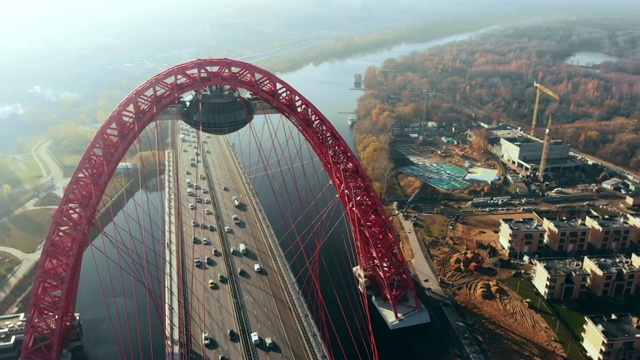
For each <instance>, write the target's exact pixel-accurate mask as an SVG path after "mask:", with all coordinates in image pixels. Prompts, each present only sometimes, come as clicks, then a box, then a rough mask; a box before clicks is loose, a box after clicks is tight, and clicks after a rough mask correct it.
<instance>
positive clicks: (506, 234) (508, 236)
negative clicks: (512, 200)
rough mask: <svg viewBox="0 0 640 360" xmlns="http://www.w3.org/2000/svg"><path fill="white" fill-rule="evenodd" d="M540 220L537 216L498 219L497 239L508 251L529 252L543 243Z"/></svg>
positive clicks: (543, 232) (542, 229) (543, 230)
mask: <svg viewBox="0 0 640 360" xmlns="http://www.w3.org/2000/svg"><path fill="white" fill-rule="evenodd" d="M545 232H546V230H545V229H544V228H543V227H542V220H541V219H540V218H539V217H537V216H534V217H530V218H524V219H517V220H516V219H508V218H507V219H500V232H499V237H498V241H499V242H500V244H501V245H502V247H503V248H504V249H505V250H507V252H509V253H531V252H536V251H538V247H539V246H542V245H544V234H545Z"/></svg>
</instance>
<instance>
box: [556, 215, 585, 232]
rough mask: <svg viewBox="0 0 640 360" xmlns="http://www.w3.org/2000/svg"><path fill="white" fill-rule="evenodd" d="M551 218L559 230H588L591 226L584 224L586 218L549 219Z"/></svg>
mask: <svg viewBox="0 0 640 360" xmlns="http://www.w3.org/2000/svg"><path fill="white" fill-rule="evenodd" d="M547 220H549V221H550V222H551V223H552V224H553V225H554V226H555V227H556V229H558V230H566V229H579V230H580V229H584V230H587V229H589V227H588V226H587V225H585V224H584V220H582V219H580V218H573V217H572V218H562V219H547Z"/></svg>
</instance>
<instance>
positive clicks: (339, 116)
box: [77, 32, 480, 359]
mask: <svg viewBox="0 0 640 360" xmlns="http://www.w3.org/2000/svg"><path fill="white" fill-rule="evenodd" d="M478 33H480V32H475V33H466V34H460V35H455V36H450V37H446V38H442V39H438V40H434V41H431V42H427V43H422V44H402V45H398V46H395V47H392V48H389V49H387V50H384V51H379V52H375V53H371V54H364V55H357V56H353V57H351V58H349V59H346V60H337V61H332V62H327V63H323V64H320V65H317V66H316V65H308V66H306V67H303V68H301V69H299V70H296V71H293V72H289V73H284V74H278V76H279V77H281V78H282V79H283V80H284V81H286V82H287V83H288V84H289V85H291V86H292V87H294V88H295V89H296V90H297V91H298V92H300V93H301V94H302V95H303V96H304V97H305V98H306V99H307V100H309V101H310V102H311V103H313V104H314V105H315V106H316V107H317V108H318V109H319V110H320V111H321V112H322V113H323V114H324V115H325V116H326V117H327V118H328V119H329V120H330V121H331V122H332V123H333V125H334V126H335V127H336V129H337V130H338V131H339V132H340V134H341V135H342V136H343V137H344V138H345V140H346V141H347V143H348V144H349V146H350V147H351V148H352V149H353V150H354V151H355V141H354V140H355V133H354V131H353V129H352V128H351V127H350V126H349V125H348V124H347V118H348V116H350V114H348V113H350V112H353V111H354V110H355V107H356V102H357V99H358V98H359V97H360V96H361V95H362V94H363V91H361V90H349V89H350V88H352V87H353V80H354V78H353V75H354V74H363V73H364V72H365V70H366V69H367V68H368V67H369V66H380V65H381V64H382V62H383V61H384V60H386V59H388V58H392V57H398V56H401V55H405V54H408V53H410V52H414V51H422V50H426V49H428V48H430V47H433V46H437V45H441V44H445V43H449V42H452V41H458V40H464V39H467V38H470V37H471V36H473V35H474V34H478ZM343 113H344V114H343ZM257 190H258V191H259V193H260V194H265V193H266V192H261V191H260V190H263V189H260V188H258V189H257ZM264 190H267V189H264ZM135 196H136V197H138V198H146V199H137V200H136V203H138V204H139V203H141V202H151V203H156V204H157V206H154V207H152V208H150V209H147V210H148V214H146V215H145V216H147V217H149V218H155V219H161V218H162V206H161V205H160V204H161V198H162V194H161V193H160V192H147V191H139V192H138V193H137V194H136V195H135ZM271 196H277V194H271V195H267V197H266V198H261V201H262V202H263V206H264V207H265V210H267V213H269V211H268V210H269V206H270V204H273V201H272V199H270V197H271ZM261 197H263V195H261ZM129 206H132V207H133V206H134V203H133V202H131V203H130V204H127V207H129ZM154 209H155V210H154ZM132 211H133V210H132ZM132 211H127V212H126V213H128V214H129V216H131V213H132ZM154 211H155V212H154ZM274 213H277V212H274ZM123 214H124V213H121V214H120V215H118V216H116V217H115V218H114V221H115V222H116V223H117V224H118V226H116V228H117V227H126V226H125V225H124V224H130V223H132V221H131V219H127V218H126V217H125V216H124V215H123ZM136 221H145V220H144V219H139V220H136ZM274 222H276V223H277V222H278V219H274ZM105 231H106V232H109V231H115V230H112V228H107V229H105ZM334 231H336V236H343V235H344V234H342V233H344V232H346V231H347V230H346V229H341V230H340V229H336V230H334ZM113 236H117V234H115V233H114V234H111V235H110V237H113ZM151 236H152V237H154V238H155V241H157V242H158V243H160V244H161V241H162V239H161V237H162V233H161V232H158V233H155V234H152V235H151ZM102 241H103V240H102V239H97V240H96V241H95V242H94V244H95V245H96V246H102ZM107 248H108V247H107ZM112 250H113V249H112ZM107 251H109V250H107ZM331 251H339V250H336V249H331ZM94 253H95V252H94ZM94 253H92V252H90V251H87V252H86V253H85V261H84V266H83V267H82V271H81V278H80V290H79V294H78V303H77V311H78V312H80V313H81V314H82V316H83V318H84V345H85V355H86V356H87V358H89V359H115V358H120V357H122V356H123V353H122V352H118V351H117V347H116V344H118V345H119V346H120V348H124V349H126V350H125V354H124V356H126V357H129V358H138V359H140V358H152V357H153V358H162V357H163V355H162V354H163V347H164V344H163V335H162V332H161V331H160V329H161V323H162V322H163V321H164V320H161V319H158V318H156V316H155V314H156V312H155V311H154V310H153V309H148V308H147V302H146V301H136V299H140V300H141V299H143V298H144V296H145V292H144V291H145V288H144V287H142V286H138V285H131V286H129V285H127V286H125V288H124V289H120V290H119V289H115V290H114V291H115V293H116V295H115V296H116V300H107V301H106V303H108V304H112V305H109V306H108V310H106V309H105V300H104V299H103V298H102V291H101V290H100V287H101V286H104V285H101V282H100V281H98V274H103V276H102V279H103V280H102V281H103V282H104V281H105V279H108V278H109V276H111V277H114V276H119V274H117V273H116V274H114V273H112V274H111V275H107V276H104V274H105V273H108V272H109V271H111V272H113V271H114V270H113V267H112V268H108V265H107V264H108V263H109V261H108V260H107V259H106V258H105V257H104V256H100V254H98V253H95V254H96V256H95V260H94V255H93V254H94ZM329 261H330V260H329ZM94 263H95V265H94ZM112 265H113V264H112ZM343 265H344V264H343ZM109 269H111V270H109ZM328 276H336V275H335V274H328ZM338 276H339V275H338ZM349 276H350V275H349ZM118 281H119V280H118ZM115 304H119V305H122V306H125V307H126V308H129V309H130V312H129V314H137V315H136V316H139V318H132V316H131V315H130V316H129V318H128V319H127V318H126V316H125V319H121V320H118V321H119V322H118V323H116V324H115V327H116V330H112V325H111V323H113V322H115V321H116V320H114V319H115V312H116V309H115ZM136 307H138V308H137V310H136ZM128 322H131V323H140V324H148V329H149V330H148V331H147V332H144V331H143V332H142V333H140V332H137V331H134V329H137V327H135V326H131V327H130V328H131V330H129V326H128V325H127V323H128ZM384 327H385V325H384V324H381V323H380V321H375V319H374V331H375V332H376V333H377V334H378V335H379V334H383V336H382V337H384V338H386V341H385V339H380V338H379V339H378V342H379V343H380V344H381V346H380V347H381V349H380V353H381V355H383V356H384V357H388V356H389V355H392V356H394V357H396V356H397V357H415V358H419V357H422V355H426V356H427V357H430V358H434V357H439V355H441V354H442V353H439V352H438V350H433V352H428V354H425V353H424V352H423V351H424V349H420V348H415V347H412V346H410V345H409V346H406V347H403V348H402V349H399V348H398V346H397V345H398V343H397V341H398V340H400V339H399V337H398V336H390V335H389V333H388V331H386V330H385V329H384ZM142 328H143V329H144V328H145V327H144V326H142ZM376 328H377V330H376ZM420 331H421V332H422V333H416V332H412V333H408V332H406V331H404V332H403V333H402V337H403V338H405V340H407V341H413V342H415V341H422V339H424V338H425V337H427V336H429V337H430V336H431V335H433V334H431V335H430V334H428V333H424V329H423V330H420ZM114 332H115V333H117V334H115V336H114ZM343 335H344V336H348V334H347V333H345V334H343ZM343 335H342V334H337V335H336V336H338V337H341V336H343ZM114 337H115V339H114ZM129 339H130V340H129ZM389 339H393V341H391V343H390V341H389ZM126 340H129V341H130V343H131V344H133V345H131V347H130V345H126V344H125V345H123V343H124V342H126ZM435 344H437V343H436V342H434V345H435ZM136 346H142V347H143V348H144V349H145V350H143V351H142V352H141V353H137V352H132V350H130V349H131V348H135V347H136ZM353 351H355V349H349V350H347V351H346V352H347V353H348V354H353V356H354V357H355V356H356V355H357V353H355V352H353ZM403 351H404V353H403ZM347 357H352V356H351V355H348V356H347Z"/></svg>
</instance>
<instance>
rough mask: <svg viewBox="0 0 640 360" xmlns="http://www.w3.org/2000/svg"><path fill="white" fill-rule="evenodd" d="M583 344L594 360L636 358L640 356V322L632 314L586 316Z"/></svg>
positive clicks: (627, 359) (632, 359) (626, 359)
mask: <svg viewBox="0 0 640 360" xmlns="http://www.w3.org/2000/svg"><path fill="white" fill-rule="evenodd" d="M585 318H586V320H587V321H586V323H585V324H584V328H583V330H582V346H583V347H584V349H585V350H586V352H587V356H588V357H589V358H590V359H593V360H609V359H617V360H635V359H638V357H639V356H640V330H639V329H638V327H640V322H639V319H638V318H637V317H634V316H631V315H630V314H612V315H611V316H610V317H609V318H607V317H605V316H604V315H590V316H585Z"/></svg>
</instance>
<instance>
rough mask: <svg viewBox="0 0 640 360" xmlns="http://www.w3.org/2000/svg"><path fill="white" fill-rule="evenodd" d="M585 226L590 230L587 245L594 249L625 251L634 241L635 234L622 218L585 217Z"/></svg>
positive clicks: (631, 226)
mask: <svg viewBox="0 0 640 360" xmlns="http://www.w3.org/2000/svg"><path fill="white" fill-rule="evenodd" d="M584 223H585V225H586V226H588V227H589V228H591V231H590V232H589V243H590V244H591V245H592V246H594V247H595V248H596V249H602V250H609V249H618V250H620V249H627V248H628V247H629V245H630V243H631V241H636V236H637V232H636V231H634V226H633V225H632V224H630V223H629V221H628V220H627V218H625V217H622V216H603V217H601V216H587V217H586V218H585V221H584Z"/></svg>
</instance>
